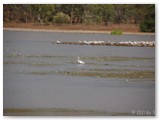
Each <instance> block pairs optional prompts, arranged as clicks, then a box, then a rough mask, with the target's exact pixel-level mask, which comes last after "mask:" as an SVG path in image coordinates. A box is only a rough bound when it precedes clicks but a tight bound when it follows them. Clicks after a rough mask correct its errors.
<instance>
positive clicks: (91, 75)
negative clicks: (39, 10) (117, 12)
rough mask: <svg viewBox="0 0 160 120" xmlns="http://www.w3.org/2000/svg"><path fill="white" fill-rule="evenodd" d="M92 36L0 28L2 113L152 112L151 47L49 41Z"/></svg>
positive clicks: (153, 51)
mask: <svg viewBox="0 0 160 120" xmlns="http://www.w3.org/2000/svg"><path fill="white" fill-rule="evenodd" d="M44 36H45V38H46V39H44ZM86 36H87V37H86ZM93 36H94V37H97V38H99V39H101V40H103V39H104V38H105V39H107V38H109V39H115V36H110V35H103V34H101V35H99V34H87V35H86V34H83V35H82V34H80V33H79V34H78V33H77V34H73V33H67V34H64V33H62V34H60V33H56V34H55V33H47V32H45V33H43V32H34V33H32V32H19V31H17V32H15V31H4V62H3V65H4V81H3V83H4V97H3V101H4V115H138V114H137V113H139V110H142V111H141V112H143V113H148V112H149V113H152V114H150V115H154V110H155V48H154V47H122V46H85V45H84V46H83V45H76V46H75V45H63V44H52V41H53V42H54V41H56V40H57V38H58V39H62V40H66V41H79V40H82V39H83V40H84V39H88V41H89V40H91V39H93ZM112 37H113V38H112ZM123 37H124V38H123ZM75 38H76V39H75ZM138 38H139V40H141V39H144V40H148V39H151V38H153V39H154V36H142V35H141V36H136V37H135V36H133V35H131V36H128V35H127V36H121V37H120V38H119V39H126V41H128V40H131V39H136V40H137V39H138ZM116 39H118V38H116ZM78 56H79V57H80V60H82V61H84V62H85V64H84V65H82V64H79V63H78V62H77V57H78ZM140 115H148V114H140Z"/></svg>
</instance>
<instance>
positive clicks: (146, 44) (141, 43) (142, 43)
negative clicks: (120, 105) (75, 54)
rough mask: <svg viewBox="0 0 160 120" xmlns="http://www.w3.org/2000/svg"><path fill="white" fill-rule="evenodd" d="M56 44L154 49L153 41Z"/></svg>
mask: <svg viewBox="0 0 160 120" xmlns="http://www.w3.org/2000/svg"><path fill="white" fill-rule="evenodd" d="M56 44H76V45H106V46H107V45H108V46H135V47H154V46H155V41H133V42H132V41H121V42H111V41H107V42H105V41H85V40H84V41H78V42H60V41H58V40H57V42H56Z"/></svg>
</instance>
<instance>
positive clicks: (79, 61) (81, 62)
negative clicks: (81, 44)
mask: <svg viewBox="0 0 160 120" xmlns="http://www.w3.org/2000/svg"><path fill="white" fill-rule="evenodd" d="M77 61H78V63H80V64H85V62H83V61H81V60H80V59H79V57H78V60H77Z"/></svg>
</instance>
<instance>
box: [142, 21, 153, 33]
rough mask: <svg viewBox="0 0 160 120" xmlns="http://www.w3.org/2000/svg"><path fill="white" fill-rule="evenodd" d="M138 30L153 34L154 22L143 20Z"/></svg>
mask: <svg viewBox="0 0 160 120" xmlns="http://www.w3.org/2000/svg"><path fill="white" fill-rule="evenodd" d="M140 30H141V31H142V32H155V21H154V20H145V21H144V22H142V23H141V24H140Z"/></svg>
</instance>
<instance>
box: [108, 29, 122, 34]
mask: <svg viewBox="0 0 160 120" xmlns="http://www.w3.org/2000/svg"><path fill="white" fill-rule="evenodd" d="M122 34H123V32H122V30H119V29H115V30H112V32H111V35H122Z"/></svg>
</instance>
